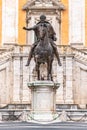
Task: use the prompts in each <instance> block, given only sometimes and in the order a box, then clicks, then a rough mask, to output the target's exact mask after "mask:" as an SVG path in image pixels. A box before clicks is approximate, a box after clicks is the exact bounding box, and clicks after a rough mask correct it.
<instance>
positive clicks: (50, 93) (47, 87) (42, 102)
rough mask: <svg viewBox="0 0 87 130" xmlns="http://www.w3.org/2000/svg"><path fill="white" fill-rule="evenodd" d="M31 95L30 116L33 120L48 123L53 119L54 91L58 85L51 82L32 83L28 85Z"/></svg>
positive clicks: (54, 107) (54, 109) (54, 111)
mask: <svg viewBox="0 0 87 130" xmlns="http://www.w3.org/2000/svg"><path fill="white" fill-rule="evenodd" d="M28 87H29V88H30V89H31V93H32V101H31V102H32V105H31V113H30V116H31V117H32V119H34V120H38V121H49V120H53V119H54V118H55V113H56V103H55V102H56V89H57V88H58V87H59V83H54V82H52V81H45V80H43V81H33V82H29V83H28Z"/></svg>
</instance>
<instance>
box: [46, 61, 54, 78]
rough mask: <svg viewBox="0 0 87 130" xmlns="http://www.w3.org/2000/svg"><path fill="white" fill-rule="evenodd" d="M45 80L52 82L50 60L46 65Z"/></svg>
mask: <svg viewBox="0 0 87 130" xmlns="http://www.w3.org/2000/svg"><path fill="white" fill-rule="evenodd" d="M47 80H53V78H52V63H51V61H50V60H49V61H48V63H47Z"/></svg>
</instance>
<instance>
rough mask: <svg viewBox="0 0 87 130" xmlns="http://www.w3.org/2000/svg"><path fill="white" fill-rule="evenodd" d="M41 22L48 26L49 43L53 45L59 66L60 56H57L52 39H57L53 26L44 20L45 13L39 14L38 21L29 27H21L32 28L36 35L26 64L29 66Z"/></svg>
mask: <svg viewBox="0 0 87 130" xmlns="http://www.w3.org/2000/svg"><path fill="white" fill-rule="evenodd" d="M41 24H44V25H45V26H47V27H48V35H49V39H50V44H51V46H52V47H53V50H54V54H55V55H56V58H57V60H58V64H59V66H61V62H60V58H59V53H58V51H57V46H56V44H55V43H54V41H56V40H57V38H56V33H55V31H54V29H53V27H52V26H51V24H50V23H49V22H48V21H46V16H45V15H41V16H40V21H39V22H38V23H37V24H36V25H35V26H34V27H31V28H28V27H23V29H25V30H28V31H30V30H33V31H34V32H35V35H36V37H37V41H36V42H35V43H34V44H33V45H32V47H31V50H30V53H29V57H28V61H27V64H26V66H29V64H30V60H31V58H32V57H33V51H34V49H35V47H36V46H37V44H38V41H39V36H38V26H40V25H41Z"/></svg>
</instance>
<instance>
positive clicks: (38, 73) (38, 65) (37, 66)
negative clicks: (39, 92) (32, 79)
mask: <svg viewBox="0 0 87 130" xmlns="http://www.w3.org/2000/svg"><path fill="white" fill-rule="evenodd" d="M39 67H40V64H39V63H37V65H36V71H37V79H38V80H40V69H39Z"/></svg>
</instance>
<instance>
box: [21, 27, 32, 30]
mask: <svg viewBox="0 0 87 130" xmlns="http://www.w3.org/2000/svg"><path fill="white" fill-rule="evenodd" d="M23 29H24V30H28V31H30V30H33V28H28V27H23Z"/></svg>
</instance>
